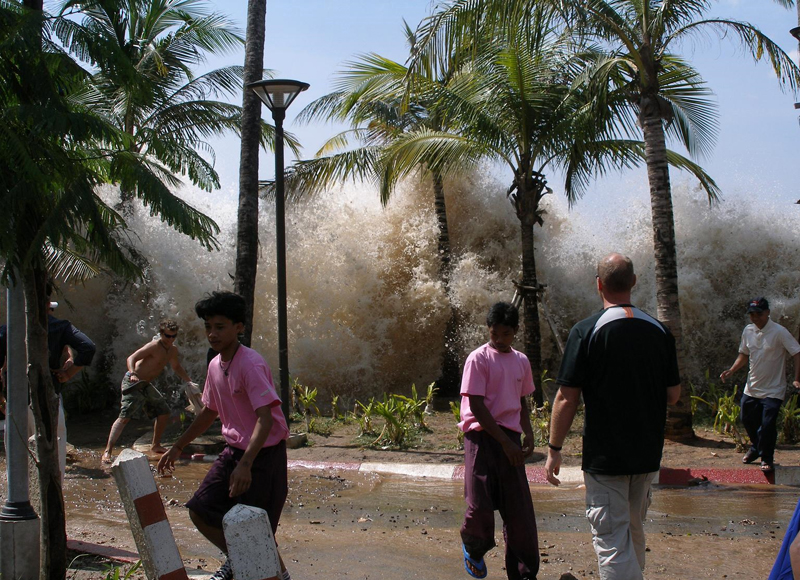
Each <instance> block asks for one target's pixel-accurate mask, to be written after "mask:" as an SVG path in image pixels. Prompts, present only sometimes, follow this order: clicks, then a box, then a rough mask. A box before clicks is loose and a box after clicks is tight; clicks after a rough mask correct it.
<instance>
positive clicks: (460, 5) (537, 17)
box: [398, 0, 716, 404]
mask: <svg viewBox="0 0 800 580" xmlns="http://www.w3.org/2000/svg"><path fill="white" fill-rule="evenodd" d="M556 14H557V13H556V12H553V11H551V10H550V9H549V8H548V7H547V6H546V5H545V4H544V3H543V2H529V3H526V4H525V6H524V7H522V6H521V5H519V4H516V5H515V4H514V3H505V2H497V3H493V2H492V1H491V0H487V1H485V2H481V1H480V0H478V1H474V2H454V3H453V4H452V5H451V6H447V7H445V8H443V9H442V10H441V11H440V12H438V13H436V14H434V15H433V16H431V17H430V18H429V19H427V20H426V21H425V22H423V24H422V26H421V27H420V30H419V31H418V33H419V36H420V38H421V42H420V43H419V45H418V47H417V56H416V57H415V60H416V59H421V60H422V61H423V62H424V61H425V59H427V58H430V55H435V54H437V52H438V51H447V50H452V48H451V46H452V45H455V46H461V47H462V50H463V47H464V46H467V47H471V49H470V50H465V51H464V54H471V55H472V58H473V66H474V73H475V76H474V80H473V82H471V83H463V87H462V88H463V89H465V90H463V91H461V94H455V93H454V94H453V96H454V99H453V100H452V101H451V102H447V103H443V105H445V106H447V107H448V108H450V109H451V110H453V111H455V113H454V114H455V115H457V116H459V118H460V119H461V121H462V123H463V126H462V129H461V135H460V136H459V137H457V138H455V137H453V136H451V135H434V134H430V135H428V136H425V137H423V138H421V139H418V140H417V141H418V142H417V145H418V148H417V151H416V153H415V154H414V156H412V157H411V158H408V159H407V160H406V162H408V163H412V162H414V160H415V158H418V157H425V158H428V159H442V160H448V162H449V161H450V159H451V158H452V157H456V156H466V157H471V158H477V157H486V158H489V159H492V160H495V161H500V162H502V163H504V164H506V165H508V167H509V168H510V169H511V171H512V174H513V176H514V177H513V181H512V184H511V186H510V187H509V190H508V196H509V198H510V199H511V201H512V203H513V205H514V208H515V210H516V213H517V217H518V218H519V220H520V226H521V238H522V283H521V287H522V290H523V291H524V292H525V294H526V295H525V310H524V314H523V320H524V325H525V329H524V341H525V352H526V354H527V356H528V358H529V360H530V362H531V367H532V372H533V374H534V376H535V377H539V376H541V372H542V366H541V350H540V343H541V332H540V325H539V312H538V303H537V293H538V292H539V291H540V285H539V281H538V278H537V274H536V262H535V253H534V226H535V224H537V223H538V224H539V225H541V224H542V219H543V218H542V211H541V209H540V203H541V200H542V198H543V197H544V195H546V194H547V193H550V191H551V190H550V189H549V188H548V187H547V181H546V179H545V170H546V169H560V170H562V171H563V173H564V175H565V190H566V194H567V197H568V199H569V201H570V203H574V202H575V201H576V200H577V199H578V198H579V197H580V195H581V194H582V192H583V191H584V189H585V187H586V185H587V184H588V180H589V179H590V177H591V176H592V175H595V174H597V173H603V172H605V171H607V169H608V168H611V167H617V168H618V167H627V166H632V165H636V164H638V163H639V162H641V160H642V159H643V158H644V148H643V146H642V143H640V142H636V141H630V140H625V139H621V138H620V135H619V132H618V131H617V130H616V128H615V127H614V126H613V125H610V124H609V121H610V119H611V118H612V117H611V113H613V110H612V111H606V110H603V109H602V108H599V107H597V106H596V103H594V102H593V101H592V95H591V94H590V93H589V92H588V91H586V90H585V87H583V86H582V84H581V82H580V81H581V79H582V75H584V74H585V72H586V70H587V69H588V67H589V65H590V64H591V63H592V62H594V60H595V59H596V58H597V56H598V55H597V53H596V51H595V50H593V48H592V47H586V48H585V49H583V50H582V51H578V50H576V48H577V47H576V46H575V45H574V43H572V41H571V39H570V38H569V37H567V36H564V35H561V34H559V30H558V28H557V21H556V20H555V16H556ZM442 47H444V48H442ZM414 66H415V62H412V64H411V69H412V70H413V69H414ZM409 145H410V144H405V146H406V151H409V152H411V151H413V149H412V148H411V147H410V146H409ZM398 146H399V144H398ZM668 161H669V163H671V164H674V165H676V166H679V167H682V168H685V169H687V170H689V171H691V172H692V173H694V174H695V175H696V176H697V177H698V178H699V179H700V181H701V184H702V185H703V187H705V188H706V189H707V191H709V192H710V194H711V195H715V192H716V185H715V184H714V182H713V181H712V180H710V178H708V176H706V175H705V174H704V173H703V171H702V169H700V168H699V167H698V166H696V165H695V164H693V163H691V162H690V161H689V160H687V159H685V158H683V157H681V156H680V155H677V154H675V153H673V152H668ZM434 166H436V164H434ZM541 396H542V393H541V390H539V398H537V404H541V402H542V400H541Z"/></svg>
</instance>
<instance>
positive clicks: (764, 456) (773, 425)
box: [742, 395, 783, 464]
mask: <svg viewBox="0 0 800 580" xmlns="http://www.w3.org/2000/svg"><path fill="white" fill-rule="evenodd" d="M781 403H783V401H781V400H780V399H772V398H769V397H766V398H764V399H757V398H755V397H750V396H749V395H742V423H743V424H744V428H745V429H746V430H747V436H748V437H750V452H755V453H758V455H759V457H761V461H763V462H765V463H769V464H772V462H773V461H774V460H775V442H776V441H777V440H778V427H777V423H778V413H779V412H780V409H781Z"/></svg>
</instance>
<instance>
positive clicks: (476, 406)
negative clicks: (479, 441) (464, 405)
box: [468, 395, 525, 467]
mask: <svg viewBox="0 0 800 580" xmlns="http://www.w3.org/2000/svg"><path fill="white" fill-rule="evenodd" d="M468 396H469V408H470V409H471V410H472V414H473V415H475V419H476V420H477V421H478V423H480V425H481V427H483V430H484V431H486V432H487V433H488V434H489V435H491V436H492V437H494V438H495V439H496V440H497V442H498V443H500V445H502V446H503V451H504V452H505V454H506V457H508V460H509V461H510V462H511V465H513V466H515V467H516V466H518V465H522V464H523V463H524V462H525V458H524V456H523V455H522V449H520V448H519V447H517V446H516V445H515V444H514V442H513V441H511V439H509V438H508V435H506V434H505V433H504V432H503V430H502V429H501V428H500V426H499V425H498V424H497V421H495V420H494V417H492V414H491V413H490V412H489V409H487V408H486V403H484V402H483V397H481V396H479V395H468Z"/></svg>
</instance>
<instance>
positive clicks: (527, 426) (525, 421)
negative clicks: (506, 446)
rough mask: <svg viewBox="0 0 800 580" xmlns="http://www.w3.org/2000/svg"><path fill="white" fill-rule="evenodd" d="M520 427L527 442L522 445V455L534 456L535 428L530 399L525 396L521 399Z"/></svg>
mask: <svg viewBox="0 0 800 580" xmlns="http://www.w3.org/2000/svg"><path fill="white" fill-rule="evenodd" d="M519 404H520V407H521V409H520V411H519V415H520V416H519V426H520V427H522V432H523V433H524V434H525V441H524V442H523V444H522V455H523V456H524V457H530V456H531V455H532V454H533V447H534V443H533V427H531V410H530V408H528V398H527V397H525V396H522V397H520V400H519Z"/></svg>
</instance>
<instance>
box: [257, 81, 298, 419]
mask: <svg viewBox="0 0 800 580" xmlns="http://www.w3.org/2000/svg"><path fill="white" fill-rule="evenodd" d="M308 87H309V84H308V83H302V82H300V81H291V80H286V79H274V80H268V81H257V82H254V83H248V84H247V88H248V89H252V90H253V91H254V92H255V93H256V94H257V95H258V98H260V99H261V100H262V101H264V104H265V105H267V107H269V110H270V111H272V119H273V120H274V121H275V245H276V247H277V258H278V259H277V261H278V373H279V376H280V381H281V408H282V409H283V415H284V417H286V423H287V424H288V423H289V335H288V329H287V324H286V220H285V217H284V212H285V210H284V199H283V119H284V118H285V117H286V109H287V108H288V107H289V105H291V104H292V101H294V100H295V98H296V97H297V95H299V94H300V93H302V92H303V91H304V90H306V89H307V88H308Z"/></svg>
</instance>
